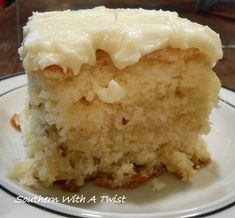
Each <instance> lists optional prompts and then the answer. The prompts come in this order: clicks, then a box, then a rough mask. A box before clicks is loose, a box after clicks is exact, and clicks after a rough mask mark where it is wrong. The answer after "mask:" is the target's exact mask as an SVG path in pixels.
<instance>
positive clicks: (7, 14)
mask: <svg viewBox="0 0 235 218" xmlns="http://www.w3.org/2000/svg"><path fill="white" fill-rule="evenodd" d="M146 2H147V3H146ZM146 2H144V1H140V0H139V1H138V0H131V1H129V2H128V3H127V2H126V1H125V0H119V1H117V0H116V1H115V0H114V1H111V3H110V1H105V0H104V1H91V0H87V1H75V0H51V1H41V0H34V1H24V0H18V5H17V4H16V3H13V4H11V5H10V6H8V7H7V8H5V9H3V10H1V11H0V77H1V76H6V75H10V74H15V73H17V72H20V71H23V68H22V63H21V61H20V60H19V56H18V53H17V49H18V47H19V46H20V42H21V40H22V27H23V26H24V25H25V23H26V22H27V19H28V17H29V16H30V15H31V14H32V11H48V10H63V9H68V8H71V9H78V8H88V7H92V6H97V5H100V3H102V4H103V5H105V6H107V7H130V4H131V7H144V8H156V9H160V8H162V9H163V10H171V11H177V12H178V13H179V15H180V16H181V17H186V18H188V19H190V20H191V21H195V22H198V23H201V24H203V25H208V26H209V27H211V28H212V29H214V30H215V31H216V32H218V33H219V34H220V37H221V40H222V44H223V46H224V47H223V52H224V57H223V59H222V60H220V61H219V62H218V63H217V65H216V66H215V67H214V70H215V72H216V73H217V75H218V76H219V78H220V80H221V83H222V85H223V86H224V87H228V88H230V89H235V47H234V46H235V20H234V19H229V18H225V17H221V16H216V15H213V14H209V13H199V12H197V10H196V1H195V0H172V1H163V0H159V1H154V0H149V1H146ZM17 7H18V8H19V10H18V11H19V12H17V10H16V8H17ZM17 24H18V25H17Z"/></svg>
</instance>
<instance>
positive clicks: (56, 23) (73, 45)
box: [19, 7, 223, 74]
mask: <svg viewBox="0 0 235 218" xmlns="http://www.w3.org/2000/svg"><path fill="white" fill-rule="evenodd" d="M166 46H171V47H174V48H181V49H187V48H198V49H199V50H200V52H202V53H204V54H205V55H206V56H207V57H208V60H209V61H210V63H211V66H214V64H215V63H216V62H217V60H218V59H220V58H222V54H223V53H222V48H221V41H220V38H219V35H218V34H217V33H215V32H214V31H213V30H211V29H210V28H209V27H208V26H203V25H200V24H197V23H193V22H190V21H189V20H187V19H183V18H180V17H178V14H177V13H175V12H168V11H156V10H144V9H108V8H105V7H96V8H93V9H87V10H76V11H71V10H66V11H54V12H45V13H38V12H37V13H34V14H33V16H32V17H30V18H29V21H28V23H27V25H26V26H25V27H24V40H23V42H22V46H21V47H20V48H19V54H20V56H21V59H22V60H23V66H24V68H25V70H26V72H31V71H36V70H39V69H44V68H45V67H47V66H50V65H53V64H56V65H59V66H61V67H62V68H63V69H64V72H66V70H67V69H68V68H71V69H72V71H73V72H74V74H78V73H79V70H80V67H81V65H82V64H85V63H86V64H89V65H94V64H95V62H96V55H95V53H96V50H97V49H102V50H104V51H106V52H107V53H108V54H109V56H110V58H111V59H112V62H113V64H114V65H115V66H116V67H117V68H118V69H123V68H125V67H127V66H129V65H131V64H134V63H136V62H138V60H139V59H140V58H141V57H142V56H143V55H145V54H148V53H151V52H153V51H155V50H157V49H161V48H163V47H166Z"/></svg>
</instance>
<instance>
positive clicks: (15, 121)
mask: <svg viewBox="0 0 235 218" xmlns="http://www.w3.org/2000/svg"><path fill="white" fill-rule="evenodd" d="M10 123H11V125H12V126H13V127H14V128H15V129H16V130H18V131H21V126H20V115H19V114H18V113H14V114H13V116H12V117H11V119H10Z"/></svg>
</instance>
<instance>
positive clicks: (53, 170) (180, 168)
mask: <svg viewBox="0 0 235 218" xmlns="http://www.w3.org/2000/svg"><path fill="white" fill-rule="evenodd" d="M19 53H20V56H21V59H22V61H23V65H24V68H25V71H26V73H27V76H28V102H27V105H26V108H25V111H24V113H23V114H22V116H21V129H22V134H23V140H24V144H25V146H26V150H27V159H26V160H22V161H21V162H19V163H17V164H16V165H15V166H14V167H13V169H11V171H10V175H11V177H12V178H15V179H18V180H19V181H20V182H21V183H23V184H25V185H27V186H34V185H35V184H38V183H40V184H43V185H45V186H51V185H52V184H54V183H56V182H60V183H61V182H62V183H64V184H65V185H66V186H68V187H74V186H75V187H80V186H82V185H83V184H84V182H85V181H87V180H94V181H95V183H96V184H97V185H101V186H105V187H110V188H117V187H136V186H137V185H139V184H140V183H142V182H144V181H146V180H148V179H149V178H150V177H153V176H158V175H160V174H161V173H162V172H164V171H168V172H171V173H173V174H175V175H176V176H177V177H179V178H180V179H182V180H187V179H188V178H189V177H190V176H192V175H194V174H195V173H196V172H197V170H198V169H199V167H200V165H201V164H207V163H209V162H210V154H209V153H208V151H207V149H206V145H205V143H204V141H203V139H202V137H201V136H202V135H204V134H208V133H209V131H210V126H209V114H210V112H211V110H212V108H213V106H215V105H216V104H217V98H218V92H219V89H220V81H219V79H218V78H217V76H216V74H215V73H214V72H213V70H212V67H213V66H214V65H215V63H216V62H217V60H218V59H220V58H221V57H222V49H221V41H220V38H219V35H218V34H216V33H215V32H214V31H212V30H211V29H210V28H209V27H207V26H202V25H199V24H197V23H192V22H190V21H189V20H187V19H182V18H179V17H178V15H177V13H172V12H165V11H156V10H144V9H107V8H105V7H98V8H94V9H90V10H78V11H70V10H67V11H60V12H46V13H34V14H33V16H32V17H31V18H29V22H28V23H27V25H26V27H25V28H24V41H23V43H22V46H21V48H20V49H19Z"/></svg>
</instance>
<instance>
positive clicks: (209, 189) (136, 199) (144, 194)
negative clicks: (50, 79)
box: [0, 75, 235, 217]
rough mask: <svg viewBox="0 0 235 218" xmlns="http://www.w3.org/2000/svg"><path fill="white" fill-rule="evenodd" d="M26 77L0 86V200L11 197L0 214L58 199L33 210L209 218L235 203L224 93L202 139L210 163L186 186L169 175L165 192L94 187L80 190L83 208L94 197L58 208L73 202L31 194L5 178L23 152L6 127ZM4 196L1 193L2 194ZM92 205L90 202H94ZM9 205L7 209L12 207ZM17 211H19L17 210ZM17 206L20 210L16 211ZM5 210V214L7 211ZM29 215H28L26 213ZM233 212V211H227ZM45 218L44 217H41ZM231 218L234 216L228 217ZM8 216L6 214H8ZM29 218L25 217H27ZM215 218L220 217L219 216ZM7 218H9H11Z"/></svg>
mask: <svg viewBox="0 0 235 218" xmlns="http://www.w3.org/2000/svg"><path fill="white" fill-rule="evenodd" d="M25 84H26V76H25V75H18V76H14V77H11V78H5V79H3V80H1V81H0V139H1V143H0V187H1V189H2V191H0V198H3V197H4V199H7V198H9V196H8V197H6V193H8V194H10V195H12V196H13V197H14V198H11V200H10V203H9V200H8V203H5V204H4V205H5V206H4V207H3V206H2V205H1V204H0V211H4V210H5V212H6V214H8V213H7V211H9V210H11V209H12V208H16V207H17V208H24V207H29V208H30V209H29V211H31V212H30V213H32V208H34V207H31V206H26V204H22V203H21V204H16V203H14V200H16V197H17V196H23V197H31V198H33V197H35V196H36V195H41V196H44V197H46V196H47V197H57V198H58V200H59V202H58V203H56V202H49V203H42V202H35V203H32V204H33V205H34V206H35V205H36V206H37V207H39V208H41V209H44V210H45V209H46V210H48V211H50V212H55V213H57V214H60V215H64V216H65V215H72V216H82V217H191V216H196V215H205V214H206V215H211V214H215V213H218V212H221V211H222V210H225V209H228V208H229V207H231V206H233V204H234V202H235V171H234V166H235V106H234V105H235V94H234V92H231V91H229V90H226V89H224V88H222V89H221V92H220V99H221V100H220V107H219V108H218V109H214V110H213V112H212V114H211V117H210V120H211V122H212V131H211V133H210V134H209V135H208V136H206V137H205V139H206V141H207V143H208V147H209V150H210V152H211V153H212V158H213V161H212V163H211V164H209V166H207V167H205V168H203V169H201V170H200V171H199V173H198V174H197V175H196V176H194V177H193V178H192V179H191V181H190V183H182V182H180V181H178V180H177V179H176V178H175V177H173V176H171V175H164V176H161V177H160V179H161V180H162V181H164V182H165V183H166V184H167V186H168V187H167V188H166V189H163V190H162V191H160V192H152V187H151V182H147V183H146V184H144V185H142V186H141V187H139V188H138V189H134V190H126V189H120V190H106V189H103V188H99V187H96V186H94V185H93V184H92V183H90V184H88V185H86V186H85V187H84V188H82V189H81V191H80V192H79V193H77V195H78V196H80V197H81V196H82V195H83V196H84V197H85V198H86V200H85V201H86V202H87V201H88V200H89V199H90V198H91V197H92V196H95V198H96V203H94V202H93V201H90V203H79V202H76V203H73V204H72V203H62V199H63V196H64V197H72V196H75V193H66V192H63V191H61V190H60V189H58V188H56V187H54V188H51V189H44V188H40V189H38V190H31V189H29V188H26V187H22V186H20V185H19V184H17V183H15V182H14V181H11V180H10V179H8V178H7V176H6V174H7V169H8V168H9V167H10V166H11V165H12V164H13V163H14V162H15V161H17V160H19V159H21V158H23V157H24V155H25V153H24V146H23V144H22V141H21V138H20V133H18V132H17V131H16V130H15V129H14V128H12V127H11V125H10V124H9V119H10V117H11V115H12V113H14V112H20V111H21V110H22V108H23V106H24V99H25V96H26V86H25ZM4 192H5V193H4ZM116 194H117V195H118V197H121V196H125V197H126V198H127V199H126V200H125V203H119V204H118V203H106V202H102V203H101V196H103V195H105V196H109V197H114V196H115V195H116ZM93 199H94V198H93ZM10 204H11V206H10ZM16 205H17V206H16ZM19 205H20V206H19ZM7 208H8V209H7ZM26 211H27V209H26ZM34 211H37V213H40V212H39V211H40V210H38V209H36V208H34ZM230 211H231V209H230ZM44 213H45V212H44ZM232 213H233V214H234V215H235V210H234V211H233V212H232ZM8 215H9V214H8ZM28 215H29V214H28ZM217 215H218V214H217ZM9 217H10V216H9Z"/></svg>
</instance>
